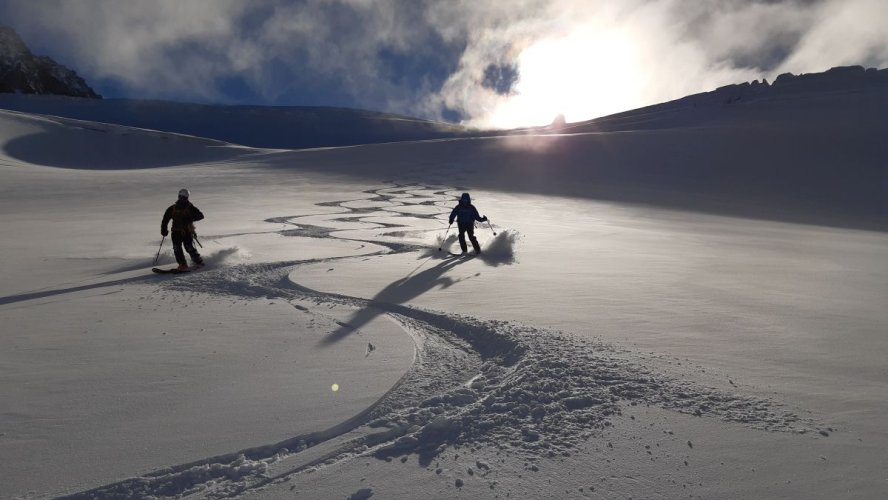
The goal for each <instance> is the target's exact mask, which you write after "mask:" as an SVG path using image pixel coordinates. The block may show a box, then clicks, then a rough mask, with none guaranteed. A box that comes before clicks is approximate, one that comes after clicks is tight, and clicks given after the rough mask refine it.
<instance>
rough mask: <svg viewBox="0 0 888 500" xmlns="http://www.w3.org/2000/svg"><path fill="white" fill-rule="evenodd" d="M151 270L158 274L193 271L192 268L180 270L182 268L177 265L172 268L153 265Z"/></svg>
mask: <svg viewBox="0 0 888 500" xmlns="http://www.w3.org/2000/svg"><path fill="white" fill-rule="evenodd" d="M151 270H152V271H154V272H155V273H157V274H184V273H189V272H191V269H188V270H185V271H180V270H178V269H176V268H175V267H174V268H172V269H161V268H159V267H152V268H151Z"/></svg>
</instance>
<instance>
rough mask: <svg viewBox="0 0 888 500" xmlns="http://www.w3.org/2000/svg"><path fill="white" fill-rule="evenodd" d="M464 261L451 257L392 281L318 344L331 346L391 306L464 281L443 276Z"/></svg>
mask: <svg viewBox="0 0 888 500" xmlns="http://www.w3.org/2000/svg"><path fill="white" fill-rule="evenodd" d="M463 262H465V259H459V258H452V259H447V260H445V261H443V262H441V263H439V264H438V265H436V266H435V267H431V268H429V269H426V270H425V271H422V272H420V273H418V274H411V275H408V276H407V277H405V278H401V279H399V280H397V281H394V282H392V283H391V284H389V285H388V286H386V287H385V288H383V289H382V290H381V291H380V292H379V293H377V294H376V295H375V296H374V297H373V298H372V299H370V301H369V302H368V303H367V306H366V307H365V308H364V309H361V310H360V311H358V312H356V313H355V314H354V315H353V316H352V317H351V318H350V319H349V320H348V321H346V322H345V324H343V325H342V326H340V327H339V328H338V329H337V330H336V331H334V332H332V333H330V335H327V336H326V337H324V339H323V340H321V345H323V346H329V345H332V344H334V343H336V342H338V341H340V340H342V339H343V338H345V337H346V336H347V335H348V334H350V333H352V332H355V331H358V330H360V329H361V327H363V326H365V325H366V324H367V323H369V322H370V321H372V320H373V319H374V318H376V317H377V316H380V315H382V314H385V313H386V312H387V309H389V308H390V307H388V306H390V305H392V304H403V303H405V302H408V301H410V300H412V299H415V298H416V297H419V296H420V295H422V294H424V293H426V292H428V291H430V290H432V289H433V288H435V287H437V286H440V287H441V288H448V287H450V286H452V285H454V284H456V283H459V282H460V281H462V280H463V279H466V278H462V279H454V278H451V277H449V276H444V274H445V273H446V272H447V271H449V270H451V269H453V268H455V267H456V266H458V265H459V264H461V263H463Z"/></svg>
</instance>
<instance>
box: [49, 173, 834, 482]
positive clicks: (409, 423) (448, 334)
mask: <svg viewBox="0 0 888 500" xmlns="http://www.w3.org/2000/svg"><path fill="white" fill-rule="evenodd" d="M459 191H460V190H459V189H456V188H447V187H436V186H425V185H402V184H393V185H391V186H387V187H384V188H380V189H372V190H368V191H365V192H364V193H363V195H364V196H361V197H356V198H355V199H352V200H345V201H331V202H325V203H320V204H318V205H319V206H325V207H330V208H331V209H336V210H334V212H335V213H333V214H328V215H329V216H330V217H332V218H331V219H330V221H331V222H332V223H333V226H332V227H327V226H318V225H310V224H300V219H301V218H303V217H309V216H300V215H294V216H284V217H274V218H269V219H267V220H266V222H269V223H276V224H284V225H285V228H284V229H282V230H281V231H280V233H281V234H283V235H292V236H302V237H313V238H338V239H348V240H350V241H355V242H358V243H363V244H370V243H373V244H376V245H381V246H383V247H385V248H386V251H384V252H379V253H388V254H399V253H406V252H417V253H420V252H426V255H427V258H428V259H440V258H441V257H439V254H437V253H436V252H435V250H434V249H430V248H428V245H423V244H411V243H403V242H401V243H399V242H397V241H394V238H393V235H394V236H400V234H402V233H410V228H411V222H410V221H411V219H422V218H425V219H439V218H441V217H442V215H444V216H446V214H447V212H446V211H447V210H449V205H450V204H451V203H452V200H454V199H455V197H456V195H457V194H458V192H459ZM368 202H370V203H368ZM355 203H357V204H358V205H359V206H361V205H363V208H361V207H356V208H353V207H349V206H348V205H349V204H355ZM417 206H429V207H438V208H440V209H441V211H440V213H432V214H423V213H416V212H417V211H418V210H416V207H417ZM380 207H382V208H385V209H386V212H387V215H389V216H394V217H398V218H403V219H404V223H403V224H379V223H373V224H375V226H376V227H377V228H378V232H377V234H376V235H375V236H374V237H372V238H367V239H363V240H362V239H354V238H344V237H343V236H341V235H337V232H339V231H342V229H339V228H336V227H335V223H336V222H355V221H359V222H366V221H364V219H365V218H366V217H372V216H379V215H381V214H380V213H379V208H380ZM419 212H422V211H421V210H419ZM311 217H317V214H313V215H311ZM396 229H401V230H402V231H397V230H396ZM442 229H443V226H442ZM436 246H437V245H436ZM366 257H367V256H366V255H362V256H360V257H339V258H332V259H317V260H311V261H298V260H296V261H289V262H278V263H272V264H243V265H236V266H231V267H220V268H217V269H211V270H205V271H202V272H201V273H197V274H195V275H192V276H189V277H188V279H187V280H175V281H168V282H164V283H163V284H161V285H160V286H162V287H167V288H169V289H175V290H182V291H190V292H195V293H210V294H218V295H234V296H238V297H244V298H266V297H267V298H272V297H273V298H280V299H284V300H288V299H289V300H300V301H304V300H309V301H314V302H315V303H316V304H317V305H322V304H327V305H329V304H331V303H335V304H343V305H348V306H351V307H354V308H356V309H362V308H376V309H378V310H380V311H382V312H383V313H384V314H388V315H389V316H390V317H392V318H393V319H395V320H396V321H397V322H398V323H399V324H400V325H401V326H402V327H403V328H404V329H405V330H406V331H407V332H408V333H409V334H410V335H411V337H412V338H413V340H414V342H415V344H416V351H415V352H416V356H415V361H414V363H413V365H412V367H411V368H410V369H409V370H408V372H407V373H406V374H405V375H404V376H403V377H402V378H401V380H400V381H399V382H398V383H397V384H396V385H395V386H394V387H392V388H391V389H390V390H389V391H388V392H387V393H386V394H385V395H384V396H383V397H382V398H381V399H380V400H379V401H377V402H376V403H375V404H374V405H373V406H371V407H370V408H367V409H366V410H365V411H363V412H361V413H360V414H358V415H355V416H354V417H352V418H351V419H349V420H347V421H345V422H342V423H340V424H338V425H335V426H333V427H331V428H329V429H326V430H323V431H319V432H314V433H310V434H307V435H301V436H295V437H293V438H291V439H288V440H285V441H282V442H279V443H273V444H268V445H263V446H257V447H254V448H249V449H244V450H239V451H235V452H233V453H230V454H226V455H221V456H217V457H210V458H206V459H203V460H200V461H197V462H192V463H188V464H182V465H177V466H172V467H168V468H165V469H162V470H159V471H156V472H154V473H151V474H148V475H145V476H142V477H136V478H131V479H127V480H124V481H120V482H117V483H114V484H109V485H105V486H102V487H99V488H95V489H92V490H89V491H85V492H81V493H77V494H73V495H70V496H67V497H64V498H70V499H87V498H144V497H149V496H150V497H154V498H179V497H183V496H192V495H193V496H195V497H205V498H224V497H236V496H239V495H241V494H244V493H247V492H250V491H255V490H256V489H258V488H261V487H263V486H265V485H268V484H270V483H274V482H278V481H285V480H289V479H291V478H292V477H293V476H294V475H296V474H299V473H302V472H304V471H306V470H309V469H311V468H315V467H323V466H325V464H329V463H332V462H336V461H340V460H349V459H352V458H354V457H356V456H367V455H373V456H376V457H379V458H387V457H391V456H397V455H404V454H410V453H415V454H417V455H418V456H419V458H420V463H425V464H427V463H429V462H430V461H431V459H433V458H434V457H435V456H437V454H439V453H441V452H442V451H443V450H444V449H445V447H447V446H448V445H454V444H471V445H473V446H475V445H478V446H481V445H486V446H491V447H494V448H498V449H502V450H508V451H509V452H510V453H515V454H521V455H523V456H526V457H528V458H531V459H534V458H541V457H547V456H548V457H551V456H553V454H561V453H565V452H569V451H570V450H573V449H575V448H576V447H577V445H578V444H579V443H580V442H581V441H584V440H586V439H593V438H595V437H596V436H597V435H599V433H600V432H601V430H602V429H604V428H605V427H608V426H611V425H615V423H614V420H615V419H614V418H613V417H614V416H616V415H619V414H620V413H621V408H623V407H625V406H626V405H638V404H646V405H656V406H659V407H662V408H668V409H672V410H675V411H678V412H682V413H688V414H695V415H700V416H709V417H713V418H718V419H721V420H724V421H727V422H735V423H740V424H743V425H745V426H748V427H752V428H756V429H761V430H763V431H780V432H794V433H810V432H816V431H821V432H823V433H825V432H826V431H825V430H822V429H821V428H820V426H819V425H818V424H817V423H816V422H814V421H812V420H811V419H808V418H802V417H799V416H797V415H796V414H795V413H794V412H793V411H790V410H789V409H787V408H786V407H785V406H784V405H783V404H781V403H780V402H777V401H773V400H771V399H765V398H761V397H757V396H751V395H744V394H738V393H734V392H726V391H724V390H719V389H715V388H711V387H706V386H705V385H701V384H700V383H697V382H694V381H692V380H688V379H687V378H685V377H684V376H683V375H676V374H669V373H667V371H668V370H665V369H662V368H664V367H665V365H664V364H663V363H661V362H659V361H658V360H659V359H661V358H662V356H646V355H643V354H640V353H637V352H633V351H630V350H626V349H622V348H619V347H617V346H614V345H611V344H607V343H605V342H601V341H599V340H594V339H590V338H588V337H580V336H575V335H570V334H567V333H562V332H557V331H548V330H542V329H539V328H535V327H532V326H527V325H521V324H514V323H511V322H507V321H486V320H480V319H477V318H472V317H466V316H459V315H456V314H452V313H446V312H436V311H428V310H423V309H419V308H416V307H410V306H406V305H399V304H388V303H384V302H380V301H371V300H368V299H365V298H361V297H351V296H346V295H340V294H334V293H325V292H321V291H316V290H311V289H309V288H306V287H303V286H300V285H298V284H296V283H293V282H292V281H291V280H290V279H289V277H288V276H289V274H290V273H291V272H292V271H293V270H294V269H298V267H299V266H301V265H305V264H309V263H315V262H325V261H335V260H343V259H355V258H366ZM448 257H449V256H448ZM445 258H446V257H445ZM294 307H299V308H303V307H302V306H298V305H296V304H294ZM310 312H311V311H310ZM657 367H660V368H657ZM830 430H831V429H830Z"/></svg>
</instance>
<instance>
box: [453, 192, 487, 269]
mask: <svg viewBox="0 0 888 500" xmlns="http://www.w3.org/2000/svg"><path fill="white" fill-rule="evenodd" d="M454 219H456V224H457V227H458V228H459V246H460V247H461V248H462V253H466V252H467V251H468V247H467V246H466V233H469V241H471V242H472V247H474V248H475V254H480V253H481V245H479V244H478V240H477V239H475V221H478V222H485V221H486V220H487V217H481V216H480V215H478V209H477V208H475V205H472V198H471V197H470V196H469V193H463V194H462V196H461V197H460V199H459V205H457V206H456V207H454V209H453V211H452V212H450V224H453V220H454Z"/></svg>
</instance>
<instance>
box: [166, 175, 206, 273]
mask: <svg viewBox="0 0 888 500" xmlns="http://www.w3.org/2000/svg"><path fill="white" fill-rule="evenodd" d="M188 196H190V193H189V192H188V190H187V189H185V188H182V189H180V190H179V199H178V200H176V203H174V204H173V205H171V206H170V208H167V209H166V212H164V213H163V221H161V223H160V234H161V235H163V236H166V235H167V234H168V233H167V223H168V222H169V221H170V219H172V221H173V227H172V228H171V230H172V232H173V236H172V240H173V253H174V254H176V262H178V263H179V267H178V268H177V269H176V270H177V271H180V272H185V271H188V261H187V260H185V253H184V252H183V251H182V247H183V246H184V247H185V250H186V251H187V252H188V255H190V256H191V261H192V262H193V263H194V267H202V266H203V259H202V258H201V257H200V254H199V253H197V250H196V249H195V248H194V237H195V235H196V233H195V232H194V223H195V222H197V221H199V220H202V219H203V218H204V215H203V214H202V213H201V211H200V210H198V209H197V207H195V206H194V205H192V204H191V202H190V201H188Z"/></svg>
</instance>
